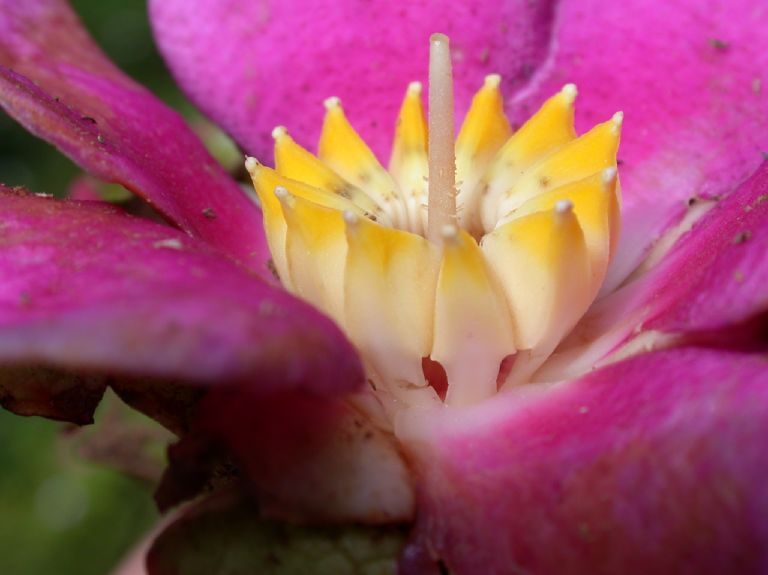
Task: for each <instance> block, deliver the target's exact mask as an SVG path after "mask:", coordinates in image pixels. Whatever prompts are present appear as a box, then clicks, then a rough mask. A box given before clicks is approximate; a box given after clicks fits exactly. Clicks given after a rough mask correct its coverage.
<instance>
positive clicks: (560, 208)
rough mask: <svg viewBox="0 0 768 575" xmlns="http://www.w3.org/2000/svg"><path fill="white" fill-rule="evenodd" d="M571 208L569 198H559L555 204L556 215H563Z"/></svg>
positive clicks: (571, 204) (571, 203)
mask: <svg viewBox="0 0 768 575" xmlns="http://www.w3.org/2000/svg"><path fill="white" fill-rule="evenodd" d="M572 210H573V202H572V201H571V200H560V201H559V202H557V203H556V204H555V213H556V214H558V215H565V214H568V213H570V212H571V211H572Z"/></svg>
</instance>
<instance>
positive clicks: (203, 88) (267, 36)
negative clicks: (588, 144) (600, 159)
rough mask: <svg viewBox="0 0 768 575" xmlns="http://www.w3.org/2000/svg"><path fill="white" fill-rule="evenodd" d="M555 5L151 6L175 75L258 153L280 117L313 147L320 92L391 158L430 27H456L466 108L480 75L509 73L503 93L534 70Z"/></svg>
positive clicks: (171, 0)
mask: <svg viewBox="0 0 768 575" xmlns="http://www.w3.org/2000/svg"><path fill="white" fill-rule="evenodd" d="M553 4H554V2H552V1H550V0H546V1H542V2H528V1H525V0H501V1H499V2H448V1H444V0H436V1H434V0H433V1H429V0H426V1H425V0H418V1H412V2H401V3H393V2H389V1H387V0H373V1H369V2H350V1H337V0H321V1H315V2H307V1H301V0H289V1H276V0H267V1H265V2H247V1H244V0H227V1H223V2H222V1H220V0H202V1H198V2H196V3H195V8H194V10H190V8H189V3H188V2H185V1H184V0H157V1H151V2H150V16H151V19H152V25H153V27H154V31H155V36H156V38H157V41H158V44H159V46H160V50H161V52H162V53H163V55H164V56H165V58H166V60H167V61H168V63H169V65H170V67H171V70H172V71H173V73H174V75H175V76H176V79H177V80H178V82H179V84H180V85H181V86H182V87H183V88H184V90H185V91H186V92H187V93H188V94H189V95H190V97H191V98H192V100H193V101H194V102H196V103H197V104H198V105H199V106H200V107H201V108H202V109H203V110H204V111H205V112H206V113H207V114H209V115H210V116H211V117H212V118H213V119H214V120H216V121H217V122H218V123H219V124H221V125H222V126H224V127H225V128H226V129H227V130H228V131H229V132H230V133H231V134H232V135H233V136H234V137H235V139H237V141H238V142H240V144H241V145H243V146H244V147H245V148H246V150H248V151H249V152H250V153H252V154H255V155H257V156H259V157H261V158H266V157H270V156H271V148H272V141H271V139H270V137H269V134H270V131H271V130H272V128H274V127H275V126H276V125H277V124H284V125H286V126H288V128H289V129H290V130H291V132H292V133H293V134H294V135H295V136H296V137H297V138H298V140H299V141H300V142H302V143H303V144H304V145H307V146H314V143H315V142H316V141H317V136H318V134H319V130H320V126H321V123H322V117H323V107H322V102H323V100H324V99H325V98H327V97H329V96H338V97H340V98H341V100H342V101H343V102H344V104H345V107H346V109H347V111H348V113H349V116H350V119H351V121H352V123H353V124H354V125H355V126H356V127H357V128H358V129H359V130H360V131H361V133H362V135H363V136H364V137H365V138H366V140H367V141H368V142H369V143H370V144H371V146H372V148H373V149H374V151H376V152H377V153H378V154H379V155H380V157H382V158H383V159H385V160H386V159H387V157H386V156H384V154H388V153H389V149H388V146H389V143H390V142H391V136H392V132H393V128H394V124H395V120H396V117H397V110H398V108H399V106H400V103H401V100H402V97H403V94H404V92H405V89H406V87H407V85H408V83H409V82H411V81H414V80H423V81H425V80H426V78H427V53H428V45H427V42H428V39H429V35H430V34H431V33H433V32H444V33H446V34H448V35H449V36H450V37H451V41H452V44H453V47H454V54H455V71H454V74H455V76H456V78H457V79H458V82H457V84H456V98H457V106H458V108H459V110H460V112H461V115H462V116H463V113H464V110H466V109H467V106H468V104H469V101H470V97H471V95H472V93H473V92H474V91H475V90H476V89H477V88H479V87H480V85H481V84H482V81H483V76H484V75H486V74H490V73H494V72H501V73H503V74H504V79H505V85H506V89H507V93H510V91H511V90H514V89H517V88H518V87H519V86H520V85H521V84H522V83H523V82H524V81H525V80H527V79H528V78H529V77H530V75H531V73H532V71H533V70H534V69H535V68H536V67H537V66H538V65H539V64H540V62H541V61H542V60H543V59H544V57H545V55H546V51H547V48H548V46H549V40H550V29H551V23H552V18H553V12H554V9H553ZM222 70H225V71H226V73H222Z"/></svg>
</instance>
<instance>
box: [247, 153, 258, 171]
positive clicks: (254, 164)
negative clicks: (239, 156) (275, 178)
mask: <svg viewBox="0 0 768 575" xmlns="http://www.w3.org/2000/svg"><path fill="white" fill-rule="evenodd" d="M259 165H260V164H259V160H257V159H256V158H254V157H252V156H246V157H245V169H246V170H248V173H249V174H253V172H254V170H256V168H258V167H259Z"/></svg>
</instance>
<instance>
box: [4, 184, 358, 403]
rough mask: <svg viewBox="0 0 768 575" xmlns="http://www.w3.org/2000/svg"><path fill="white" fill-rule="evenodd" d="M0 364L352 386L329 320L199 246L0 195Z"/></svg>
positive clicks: (271, 387) (256, 383)
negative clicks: (0, 236)
mask: <svg viewBox="0 0 768 575" xmlns="http://www.w3.org/2000/svg"><path fill="white" fill-rule="evenodd" d="M0 222H1V223H0V227H2V229H3V234H2V240H0V270H2V275H3V277H4V278H5V279H4V281H3V282H0V283H1V285H0V363H2V364H3V365H4V367H5V368H6V369H7V368H9V367H14V366H26V365H30V366H38V365H42V366H48V367H51V368H57V369H62V370H69V371H73V372H76V373H92V372H96V373H106V374H109V375H113V376H122V377H142V378H154V379H160V380H162V379H167V380H171V381H181V382H187V383H198V384H203V385H206V384H221V383H235V382H240V383H241V384H243V385H246V386H247V388H248V389H251V390H252V391H251V393H255V394H256V395H260V394H269V393H275V392H278V391H279V392H285V391H288V390H295V389H305V390H307V391H310V392H311V393H314V394H317V395H328V396H335V395H337V394H345V393H347V392H350V391H353V390H356V389H358V388H359V386H360V385H361V384H362V382H363V380H364V376H363V370H362V367H361V365H360V362H359V360H358V358H357V354H356V352H355V351H354V349H353V348H352V346H351V345H350V344H349V343H348V341H347V340H346V338H345V336H344V335H343V334H342V333H341V332H340V331H339V329H338V328H337V327H336V326H335V325H334V324H333V323H332V322H331V321H330V320H328V319H327V318H325V317H324V316H322V315H321V314H320V313H319V312H317V311H315V310H314V309H313V308H311V307H310V306H308V305H306V304H304V303H302V302H300V301H299V300H297V299H295V298H293V297H292V296H290V295H288V294H287V293H285V292H283V291H282V290H279V289H277V288H273V287H270V286H268V285H267V284H265V283H264V282H262V281H260V280H259V279H258V278H256V277H255V276H253V275H251V274H249V273H247V272H246V271H244V270H242V269H241V268H239V267H237V266H236V265H234V264H233V263H231V262H230V261H229V260H227V259H226V258H223V257H221V256H220V255H218V254H217V253H216V252H215V251H213V250H211V249H210V248H208V247H207V246H205V245H204V244H202V243H200V242H199V241H196V240H193V239H192V238H189V237H188V236H186V235H185V234H183V233H180V232H178V231H176V230H173V229H171V228H167V227H165V226H163V225H159V224H155V223H151V222H147V221H144V220H140V219H137V218H134V217H131V216H127V215H124V214H122V213H120V212H119V210H117V209H115V208H110V207H107V206H106V205H104V204H98V203H91V202H87V203H81V202H71V201H58V200H53V199H49V198H39V197H34V196H32V195H28V194H25V193H23V192H19V191H13V190H8V189H6V188H0Z"/></svg>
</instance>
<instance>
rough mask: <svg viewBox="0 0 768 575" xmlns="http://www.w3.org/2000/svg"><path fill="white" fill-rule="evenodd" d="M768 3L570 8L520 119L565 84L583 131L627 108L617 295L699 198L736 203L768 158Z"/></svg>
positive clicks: (575, 4) (573, 0) (582, 4)
mask: <svg viewBox="0 0 768 575" xmlns="http://www.w3.org/2000/svg"><path fill="white" fill-rule="evenodd" d="M767 19H768V5H766V4H765V3H763V2H755V1H754V0H736V1H734V0H714V1H710V2H662V3H658V2H655V3H654V2H647V1H646V0H630V1H626V2H611V1H607V0H587V1H584V0H563V1H562V2H561V3H560V5H559V8H558V17H557V25H556V29H555V33H554V35H555V38H556V43H555V50H554V51H553V54H552V58H551V59H550V60H548V61H547V63H546V65H545V66H543V67H542V68H541V69H540V71H539V73H538V74H537V75H536V76H535V77H534V82H533V83H532V84H531V85H530V86H529V87H528V89H527V90H526V91H525V93H523V94H520V95H518V96H517V97H516V98H515V99H514V100H513V105H512V106H511V109H510V112H511V113H512V114H513V116H514V117H515V118H516V119H518V120H521V119H524V118H525V117H526V116H527V115H528V114H529V113H530V112H532V111H533V110H535V109H536V107H537V106H538V105H540V103H541V102H542V101H543V100H544V98H546V97H548V96H549V95H551V94H552V93H554V92H555V91H556V90H558V89H559V88H560V87H561V86H562V85H563V84H564V83H565V82H575V83H576V84H577V85H578V86H579V99H578V102H577V128H578V129H579V130H580V131H582V130H585V129H587V128H589V127H590V126H592V125H594V124H595V123H596V122H601V121H604V120H605V119H607V118H610V117H611V115H612V114H613V113H614V112H616V111H617V110H624V112H625V122H624V128H623V130H622V141H621V150H620V152H619V157H620V159H621V160H622V162H623V163H622V165H621V166H620V173H621V182H622V190H623V195H624V205H623V212H624V218H623V225H622V239H621V245H620V250H619V254H618V256H617V258H616V261H615V262H614V268H615V269H614V270H613V271H612V274H611V275H612V277H611V281H613V282H614V285H615V284H616V283H618V281H620V280H621V278H622V277H625V276H626V275H627V274H628V273H629V272H630V271H631V270H632V268H633V267H634V266H635V265H637V263H638V262H639V259H640V257H642V254H643V253H644V252H645V251H646V250H647V249H648V247H649V246H650V245H651V242H653V240H654V239H655V238H656V237H657V236H658V235H659V233H660V232H661V231H663V230H664V229H665V228H666V227H667V226H668V225H670V223H672V222H674V221H676V220H677V218H679V217H680V215H681V214H682V213H683V212H684V208H685V202H686V201H687V200H688V199H689V198H691V197H694V196H710V197H711V196H714V195H724V194H727V193H729V192H730V191H731V190H732V189H733V188H734V187H735V185H736V184H737V183H739V182H741V181H742V180H744V179H745V178H746V177H747V176H749V175H750V174H751V173H752V172H753V171H754V170H755V169H756V168H757V166H758V165H759V164H760V162H761V161H762V155H761V152H762V151H766V150H768V131H766V129H765V126H766V123H768V97H766V89H768V76H766V70H768V26H766V20H767Z"/></svg>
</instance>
